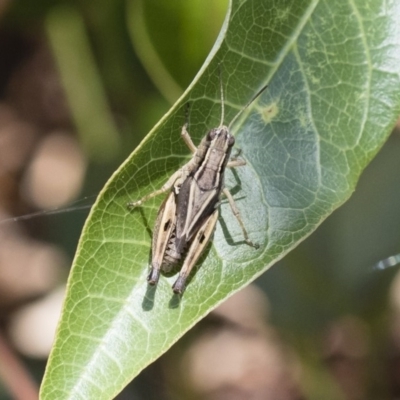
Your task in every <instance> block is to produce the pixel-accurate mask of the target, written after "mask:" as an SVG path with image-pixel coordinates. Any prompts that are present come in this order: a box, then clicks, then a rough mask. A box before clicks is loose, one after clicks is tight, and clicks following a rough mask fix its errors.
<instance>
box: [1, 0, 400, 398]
mask: <svg viewBox="0 0 400 400" xmlns="http://www.w3.org/2000/svg"><path fill="white" fill-rule="evenodd" d="M226 8H227V0H218V1H217V0H191V1H190V2H188V1H185V0H174V1H170V2H164V1H160V0H146V1H144V0H142V1H139V0H131V1H129V2H125V1H120V0H114V1H112V2H109V1H100V0H94V1H93V0H92V1H90V2H89V1H80V2H78V1H69V2H65V1H51V2H50V1H47V0H37V1H35V2H32V1H27V0H20V1H18V2H12V1H9V0H0V18H1V25H0V96H1V97H0V400H3V399H4V400H6V399H7V400H8V399H23V400H30V399H35V398H37V390H38V386H39V384H40V381H41V379H42V376H43V372H44V367H45V363H46V358H47V356H48V353H49V351H50V347H51V343H52V339H53V335H54V330H55V326H56V323H57V320H58V316H59V312H60V307H61V302H62V298H63V293H64V286H65V282H66V278H67V275H68V271H69V268H70V265H71V261H72V258H73V255H74V251H75V248H76V245H77V242H78V238H79V234H80V230H81V228H82V225H83V223H84V220H85V218H86V215H87V212H88V207H90V205H91V204H92V203H93V202H94V199H95V197H96V195H97V193H98V192H99V190H100V189H101V188H102V186H103V185H104V183H105V182H106V180H107V179H108V178H109V176H110V175H111V173H112V172H113V171H114V170H115V168H116V167H117V166H118V165H119V164H120V163H121V162H122V161H123V160H124V159H125V158H126V157H127V156H128V154H129V153H130V152H131V151H132V150H133V149H134V148H135V146H136V145H137V144H138V143H139V142H140V141H141V139H142V138H143V137H144V136H145V135H146V134H147V133H148V131H149V130H150V129H151V128H152V127H153V126H154V125H155V123H156V122H157V121H158V120H159V119H160V117H161V116H162V115H163V114H164V113H165V112H166V111H167V110H168V109H169V107H170V106H171V105H172V104H173V103H174V101H175V100H176V99H177V98H178V97H179V96H180V94H181V93H182V92H183V89H184V88H185V87H187V85H188V84H189V83H190V82H191V80H192V79H193V77H194V76H195V74H196V73H197V71H198V69H199V68H200V66H201V65H202V63H203V62H204V60H205V58H206V56H207V54H208V52H209V51H210V49H211V47H212V45H213V43H214V41H215V38H216V36H217V34H218V32H219V29H220V27H221V25H222V21H223V19H224V16H225V12H226ZM399 154H400V125H399V126H398V127H397V128H395V129H394V131H393V133H392V135H391V137H390V139H389V141H388V142H387V144H386V145H385V146H384V148H383V149H382V150H381V152H380V153H379V154H378V156H377V157H376V159H375V160H373V162H372V163H371V164H370V166H369V167H368V168H367V169H366V171H365V172H364V174H363V175H362V177H361V180H360V182H359V185H358V187H357V190H356V192H355V194H354V195H353V197H352V198H351V199H350V200H349V201H348V202H347V203H346V204H345V205H344V206H343V207H341V208H340V209H339V210H338V211H336V212H335V213H334V214H333V215H332V216H331V217H329V218H328V219H327V220H326V221H325V222H324V223H323V225H322V226H321V227H320V228H319V229H318V230H317V231H316V232H315V233H314V234H313V235H312V236H311V237H310V238H309V239H307V240H306V241H305V242H303V243H302V244H301V245H300V246H299V247H298V248H297V249H296V250H295V251H293V252H292V253H290V254H289V255H288V256H286V257H285V259H284V260H282V261H281V262H279V263H278V264H277V265H275V266H274V267H273V268H272V269H271V270H270V271H268V272H267V273H265V274H264V275H263V276H262V277H260V278H259V279H258V280H257V281H256V282H255V283H254V284H253V285H250V286H249V287H248V288H246V289H244V290H243V291H242V292H240V293H238V294H237V295H235V296H234V297H232V298H231V299H230V300H228V301H227V302H226V303H225V304H223V305H222V306H221V307H219V309H217V310H216V311H215V312H213V313H212V314H211V315H210V316H209V317H207V318H206V319H205V320H203V321H202V322H201V323H200V324H198V325H197V326H196V327H195V328H194V329H193V330H192V331H191V332H189V333H188V334H187V335H186V336H185V337H184V338H183V339H182V340H180V341H179V342H178V343H177V344H176V345H175V346H174V347H173V348H172V349H171V350H170V351H169V352H168V353H167V354H165V355H164V356H163V357H161V359H160V360H158V361H156V362H155V363H154V364H153V365H151V366H150V367H149V368H147V369H146V370H145V371H143V373H142V374H141V375H140V376H139V377H138V378H137V379H135V380H134V381H133V382H132V383H131V384H130V385H129V386H128V387H127V388H126V389H125V390H124V392H123V393H121V394H120V395H119V396H118V399H119V400H122V399H133V398H134V399H145V400H148V399H161V400H163V399H173V400H174V399H182V400H185V399H199V400H225V399H229V400H231V399H233V400H241V399H243V400H244V399H254V400H258V399H260V400H261V399H262V400H270V399H271V400H292V399H293V400H300V399H318V400H320V399H338V400H342V399H343V400H353V399H354V400H356V399H398V398H400V276H397V275H396V274H397V269H398V268H397V263H398V262H400V255H399V256H397V257H396V255H397V254H399V253H400V230H399V227H400V207H399V204H400V175H399V174H398V171H399V170H400V157H399ZM18 216H24V217H22V218H16V217H18ZM390 256H392V257H391V258H389V257H390Z"/></svg>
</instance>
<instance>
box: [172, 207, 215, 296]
mask: <svg viewBox="0 0 400 400" xmlns="http://www.w3.org/2000/svg"><path fill="white" fill-rule="evenodd" d="M218 215H219V213H218V209H216V210H215V211H214V212H213V213H212V214H211V215H210V216H209V217H208V218H207V219H206V220H205V221H204V223H203V225H202V226H201V227H200V229H199V230H198V232H197V233H196V235H195V237H194V238H193V240H192V242H191V243H190V247H189V250H188V252H187V254H186V257H185V261H184V262H183V265H182V268H181V270H180V272H179V276H178V279H177V280H176V281H175V283H174V284H173V286H172V290H173V291H174V293H175V294H182V293H183V292H184V291H185V287H186V280H187V278H188V276H189V274H190V272H191V270H192V269H193V267H194V265H195V264H196V263H197V261H198V259H199V258H200V256H201V254H202V253H203V251H204V249H205V247H206V246H207V244H208V242H209V241H210V239H211V236H212V234H213V232H214V228H215V224H216V223H217V220H218Z"/></svg>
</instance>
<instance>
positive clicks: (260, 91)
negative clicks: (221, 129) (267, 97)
mask: <svg viewBox="0 0 400 400" xmlns="http://www.w3.org/2000/svg"><path fill="white" fill-rule="evenodd" d="M267 87H268V85H265V86H263V87H262V88H261V89H260V90H259V91H258V92H257V93H256V94H255V95H254V96H253V97H252V98H251V99H250V101H249V102H248V103H247V104H246V105H245V106H244V107H243V108H242V109H241V110H240V111H239V112H238V113H237V114H236V115H235V116H234V117H233V119H232V121H231V122H230V123H229V126H228V129H229V130H230V129H231V126H232V125H233V123H234V122H235V121H236V120H237V119H238V118H239V117H240V116H241V115H242V113H243V111H245V110H246V109H247V108H248V107H249V106H250V105H251V104H252V103H253V102H254V101H255V100H256V99H257V98H258V97H259V96H261V94H262V93H263V92H264V90H265V89H266V88H267Z"/></svg>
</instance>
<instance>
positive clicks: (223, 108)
mask: <svg viewBox="0 0 400 400" xmlns="http://www.w3.org/2000/svg"><path fill="white" fill-rule="evenodd" d="M218 67H219V85H220V91H221V122H220V124H219V126H222V125H223V124H224V118H225V99H224V85H223V83H222V68H221V64H218Z"/></svg>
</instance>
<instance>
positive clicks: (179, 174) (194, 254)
mask: <svg viewBox="0 0 400 400" xmlns="http://www.w3.org/2000/svg"><path fill="white" fill-rule="evenodd" d="M266 87H267V86H264V87H263V88H262V89H261V90H260V91H259V92H258V93H257V94H256V95H255V96H254V97H253V98H252V99H251V100H250V101H249V102H248V103H247V104H246V105H245V107H244V108H242V109H241V110H240V111H239V112H238V114H236V116H235V117H234V118H233V119H232V121H231V123H230V124H229V125H228V126H225V125H223V122H224V94H223V86H222V79H221V109H222V110H221V123H220V126H219V127H218V128H213V129H211V130H210V131H209V132H208V133H207V134H206V136H205V137H204V138H203V139H202V141H201V142H200V144H199V146H198V147H196V146H195V145H194V143H193V141H192V139H191V137H190V135H189V132H188V122H186V123H185V124H184V126H183V127H182V133H181V135H182V138H183V140H184V142H185V143H186V145H187V146H188V147H189V149H190V151H191V152H192V154H193V157H192V159H191V160H190V161H189V162H188V163H186V164H185V165H184V166H183V167H182V168H180V169H179V170H178V171H176V172H175V173H174V174H173V175H172V176H171V177H170V178H169V179H168V181H167V182H166V183H165V184H164V185H163V186H162V187H161V188H160V189H158V190H156V191H155V192H153V193H150V194H148V195H147V196H145V197H143V198H142V199H141V200H138V201H133V202H129V203H128V208H134V207H138V206H141V205H142V204H143V203H145V202H146V201H147V200H149V199H151V198H153V197H155V196H158V195H160V194H162V193H166V192H168V191H171V192H170V193H169V195H168V196H167V198H166V199H165V200H164V202H163V203H162V205H161V207H160V210H159V211H158V215H157V219H156V224H155V227H154V231H153V240H152V261H151V271H150V274H149V276H148V282H149V284H150V285H155V284H157V282H158V279H159V277H160V272H161V271H163V272H170V271H171V269H172V268H173V267H174V266H176V265H178V264H180V263H181V262H182V259H183V264H182V267H181V270H180V272H179V276H178V279H177V280H176V282H175V283H174V285H173V286H172V290H173V291H174V293H176V294H182V293H183V291H184V290H185V284H186V280H187V278H188V276H189V274H190V271H191V270H192V268H193V266H194V265H195V264H196V262H197V260H198V259H199V257H200V256H201V254H202V252H203V251H204V249H205V247H206V246H207V243H208V242H209V240H210V239H211V236H212V234H213V232H214V228H215V224H216V222H217V220H218V215H219V211H218V206H219V203H220V198H221V195H222V194H224V195H225V197H226V198H227V200H228V202H229V204H230V206H231V209H232V212H233V215H234V216H235V217H236V219H237V220H238V222H239V225H240V227H241V229H242V232H243V236H244V240H245V242H246V243H247V244H248V245H249V246H252V247H254V248H258V245H257V244H256V243H253V242H252V241H250V239H249V236H248V234H247V231H246V228H245V226H244V223H243V220H242V218H241V216H240V213H239V210H238V208H237V206H236V203H235V201H234V199H233V197H232V195H231V193H230V192H229V190H228V189H226V188H225V187H224V173H225V168H226V167H228V168H232V167H240V166H243V165H245V164H246V162H245V161H244V160H242V159H238V158H237V157H234V158H232V159H230V154H231V150H232V147H233V145H234V143H235V138H234V137H233V136H232V135H231V133H230V127H231V126H232V124H233V122H234V121H236V119H237V118H238V117H239V115H240V114H242V112H243V111H244V110H245V109H246V108H247V107H248V106H249V105H250V104H251V103H252V102H253V101H254V100H255V99H256V98H257V97H258V96H259V95H260V94H261V93H262V92H263V91H264V90H265V89H266Z"/></svg>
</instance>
